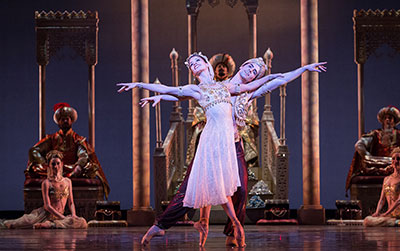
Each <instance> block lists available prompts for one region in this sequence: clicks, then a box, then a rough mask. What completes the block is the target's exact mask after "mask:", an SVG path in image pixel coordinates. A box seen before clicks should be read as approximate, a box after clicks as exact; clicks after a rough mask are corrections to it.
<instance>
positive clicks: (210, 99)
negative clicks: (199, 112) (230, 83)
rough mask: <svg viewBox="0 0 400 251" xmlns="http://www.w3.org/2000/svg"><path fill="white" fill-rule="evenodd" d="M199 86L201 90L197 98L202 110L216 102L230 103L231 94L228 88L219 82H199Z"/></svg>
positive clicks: (205, 110)
mask: <svg viewBox="0 0 400 251" xmlns="http://www.w3.org/2000/svg"><path fill="white" fill-rule="evenodd" d="M199 87H200V89H201V92H202V97H201V99H200V100H199V104H200V106H201V107H202V108H203V110H204V112H207V110H208V109H210V108H211V107H213V106H214V105H216V104H220V103H228V104H231V94H230V93H229V90H228V88H227V87H226V86H225V85H224V84H223V83H220V82H214V84H203V83H200V84H199Z"/></svg>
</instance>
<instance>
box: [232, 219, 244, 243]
mask: <svg viewBox="0 0 400 251" xmlns="http://www.w3.org/2000/svg"><path fill="white" fill-rule="evenodd" d="M233 230H234V235H235V239H236V241H237V243H238V247H241V248H243V247H246V242H245V235H244V229H243V227H242V225H240V223H238V224H237V225H235V226H233Z"/></svg>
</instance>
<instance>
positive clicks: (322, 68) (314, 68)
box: [304, 62, 328, 72]
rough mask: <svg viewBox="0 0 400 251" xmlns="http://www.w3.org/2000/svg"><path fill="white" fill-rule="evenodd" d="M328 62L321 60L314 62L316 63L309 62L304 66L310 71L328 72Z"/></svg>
mask: <svg viewBox="0 0 400 251" xmlns="http://www.w3.org/2000/svg"><path fill="white" fill-rule="evenodd" d="M327 63H328V62H320V63H314V64H309V65H306V66H304V67H305V68H306V69H307V70H309V71H316V72H326V69H327V68H326V66H325V65H326V64H327Z"/></svg>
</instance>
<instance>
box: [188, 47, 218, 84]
mask: <svg viewBox="0 0 400 251" xmlns="http://www.w3.org/2000/svg"><path fill="white" fill-rule="evenodd" d="M192 57H199V58H201V59H203V60H204V62H206V64H207V65H208V71H209V72H210V75H211V78H212V79H213V78H214V69H213V67H212V65H211V64H210V62H209V61H208V58H207V57H206V55H203V54H202V53H201V52H194V53H193V54H191V55H190V56H189V57H188V58H187V59H186V61H185V65H186V67H187V68H188V69H189V70H190V66H189V60H190V59H191V58H192Z"/></svg>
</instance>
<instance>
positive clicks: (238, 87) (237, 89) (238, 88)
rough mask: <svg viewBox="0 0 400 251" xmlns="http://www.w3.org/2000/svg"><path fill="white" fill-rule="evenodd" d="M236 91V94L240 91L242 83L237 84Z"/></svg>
mask: <svg viewBox="0 0 400 251" xmlns="http://www.w3.org/2000/svg"><path fill="white" fill-rule="evenodd" d="M235 93H236V94H239V93H240V84H236V88H235Z"/></svg>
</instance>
